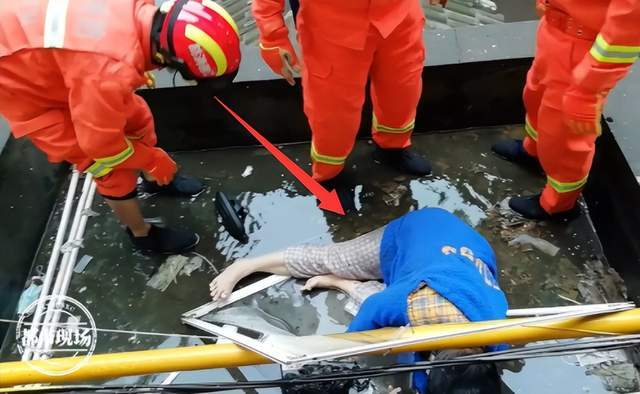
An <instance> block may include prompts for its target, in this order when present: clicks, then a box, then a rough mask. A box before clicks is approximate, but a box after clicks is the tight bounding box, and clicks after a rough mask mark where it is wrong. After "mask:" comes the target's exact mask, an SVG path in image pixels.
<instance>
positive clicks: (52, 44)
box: [44, 0, 69, 48]
mask: <svg viewBox="0 0 640 394" xmlns="http://www.w3.org/2000/svg"><path fill="white" fill-rule="evenodd" d="M68 8H69V0H49V2H48V3H47V14H46V16H45V19H44V47H45V48H62V47H64V35H65V31H66V26H67V9H68Z"/></svg>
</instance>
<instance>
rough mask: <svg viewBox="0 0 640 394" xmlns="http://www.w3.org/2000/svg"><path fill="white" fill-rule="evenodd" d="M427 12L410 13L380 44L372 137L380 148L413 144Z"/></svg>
mask: <svg viewBox="0 0 640 394" xmlns="http://www.w3.org/2000/svg"><path fill="white" fill-rule="evenodd" d="M423 29H424V16H423V15H422V13H421V12H420V13H416V14H410V15H409V16H408V17H407V18H406V19H405V20H404V22H402V23H401V24H400V25H399V26H398V27H397V28H396V30H395V31H394V32H393V33H391V35H390V36H389V37H387V38H386V39H384V40H382V41H381V42H380V44H379V45H378V48H377V50H376V53H375V57H374V60H373V65H372V68H371V100H372V102H373V123H372V125H373V126H372V129H373V130H372V134H373V140H374V141H375V142H376V144H377V145H378V146H380V147H381V148H387V149H394V148H396V149H397V148H406V147H408V146H409V145H411V133H412V132H413V128H414V125H415V118H416V107H417V105H418V101H419V100H420V95H421V93H422V69H423V67H424V58H425V48H424V41H423V39H422V31H423Z"/></svg>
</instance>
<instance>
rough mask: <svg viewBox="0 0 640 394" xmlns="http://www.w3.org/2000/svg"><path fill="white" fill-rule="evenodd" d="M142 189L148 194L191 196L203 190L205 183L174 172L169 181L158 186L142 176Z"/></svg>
mask: <svg viewBox="0 0 640 394" xmlns="http://www.w3.org/2000/svg"><path fill="white" fill-rule="evenodd" d="M141 188H142V191H143V192H145V193H149V194H156V193H162V194H167V195H171V196H184V197H191V196H195V195H196V194H198V193H200V192H201V191H203V190H204V188H205V185H204V183H202V181H200V180H199V179H198V178H194V177H192V176H188V175H183V174H180V173H178V174H176V175H175V177H173V180H172V181H171V183H169V184H168V185H165V186H160V185H158V184H157V183H155V182H152V181H147V180H146V179H144V177H143V178H142V186H141Z"/></svg>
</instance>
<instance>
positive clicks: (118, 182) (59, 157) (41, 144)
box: [27, 111, 138, 198]
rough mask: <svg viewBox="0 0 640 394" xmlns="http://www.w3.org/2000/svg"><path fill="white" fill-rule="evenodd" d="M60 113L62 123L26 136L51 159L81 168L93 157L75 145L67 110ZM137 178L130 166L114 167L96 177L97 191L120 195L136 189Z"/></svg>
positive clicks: (108, 194)
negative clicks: (126, 167)
mask: <svg viewBox="0 0 640 394" xmlns="http://www.w3.org/2000/svg"><path fill="white" fill-rule="evenodd" d="M62 113H63V117H62V121H61V122H59V123H55V124H51V125H49V126H47V127H44V128H41V129H39V130H36V131H33V132H32V133H30V134H28V135H27V137H28V138H29V139H30V140H31V142H33V144H34V145H35V146H36V147H37V148H38V149H40V150H41V151H43V152H44V153H46V154H47V156H48V157H49V160H50V161H53V162H61V161H66V162H68V163H72V164H75V165H76V166H77V167H78V168H79V169H81V170H83V169H85V168H86V167H88V166H89V165H90V164H91V163H92V162H93V160H92V159H91V158H90V157H88V156H87V155H86V154H85V153H84V152H83V151H82V150H81V149H80V146H79V145H78V140H77V139H76V135H75V131H74V129H73V123H72V121H71V115H70V114H69V112H68V111H62ZM137 180H138V174H137V172H136V171H135V170H129V169H127V170H118V169H115V170H113V171H112V172H110V173H109V174H107V175H105V176H102V177H100V178H96V179H95V181H96V188H97V190H98V193H100V194H101V195H102V196H104V197H107V198H108V197H112V198H120V197H122V196H126V195H129V194H131V193H132V192H133V191H134V190H135V188H136V184H137Z"/></svg>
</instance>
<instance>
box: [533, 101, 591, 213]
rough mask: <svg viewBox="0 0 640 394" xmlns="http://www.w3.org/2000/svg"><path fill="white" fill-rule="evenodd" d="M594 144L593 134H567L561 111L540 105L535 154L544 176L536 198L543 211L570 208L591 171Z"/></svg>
mask: <svg viewBox="0 0 640 394" xmlns="http://www.w3.org/2000/svg"><path fill="white" fill-rule="evenodd" d="M595 141H596V136H595V135H578V134H574V133H572V132H570V131H569V129H568V128H567V127H566V125H565V123H564V119H563V116H562V112H560V111H558V110H556V109H553V108H551V107H547V106H542V108H541V109H540V137H539V139H538V152H539V154H540V162H541V164H542V167H543V168H544V170H545V172H546V173H547V185H546V186H545V187H544V190H543V192H542V197H541V199H540V203H541V205H542V207H543V208H544V210H545V211H547V212H549V213H556V212H563V211H567V210H569V209H571V208H573V206H574V205H575V203H576V200H577V199H578V197H579V196H580V193H581V192H582V188H583V187H584V185H585V183H586V181H587V177H588V175H589V170H590V169H591V163H592V162H593V156H594V153H595Z"/></svg>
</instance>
